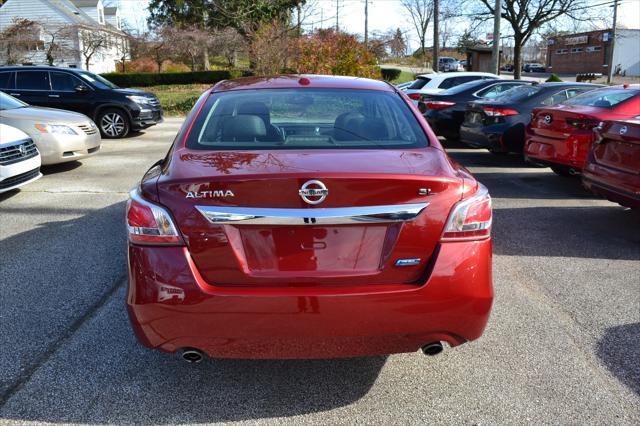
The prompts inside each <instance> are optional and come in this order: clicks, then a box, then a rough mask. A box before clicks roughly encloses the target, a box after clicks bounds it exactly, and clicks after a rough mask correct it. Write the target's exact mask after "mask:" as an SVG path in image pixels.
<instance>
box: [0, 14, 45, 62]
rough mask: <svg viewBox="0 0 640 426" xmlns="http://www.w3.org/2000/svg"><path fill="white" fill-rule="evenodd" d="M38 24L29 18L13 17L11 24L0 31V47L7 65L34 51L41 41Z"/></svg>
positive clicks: (22, 58) (21, 59)
mask: <svg viewBox="0 0 640 426" xmlns="http://www.w3.org/2000/svg"><path fill="white" fill-rule="evenodd" d="M39 32H40V26H39V25H38V23H37V22H34V21H31V20H29V19H22V18H18V19H14V20H13V22H12V24H11V25H10V26H8V27H7V28H6V29H4V30H3V31H2V32H1V33H0V47H1V48H2V52H3V56H4V61H5V63H6V64H7V65H12V64H17V63H19V62H21V61H23V60H25V59H27V56H28V55H29V54H30V52H32V51H34V50H35V49H36V48H37V46H38V45H41V43H42V41H41V40H40V37H39Z"/></svg>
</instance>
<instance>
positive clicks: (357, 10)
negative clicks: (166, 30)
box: [105, 0, 640, 48]
mask: <svg viewBox="0 0 640 426" xmlns="http://www.w3.org/2000/svg"><path fill="white" fill-rule="evenodd" d="M247 1H251V0H247ZM588 1H589V2H590V3H591V4H594V5H595V4H600V3H603V2H605V1H607V0H588ZM105 2H106V3H118V4H119V5H120V9H121V12H122V14H123V17H124V19H126V20H127V21H128V22H129V24H130V25H131V26H133V27H134V28H136V27H137V28H139V29H141V30H143V29H144V26H145V20H146V17H147V16H148V12H147V11H146V7H147V5H148V3H149V1H148V0H108V1H105ZM307 2H308V3H310V4H315V5H316V7H315V13H314V14H313V15H312V16H310V17H308V18H307V19H306V20H305V27H306V29H311V28H318V27H323V28H327V27H334V26H335V24H336V19H335V17H336V0H307ZM337 2H338V5H339V9H338V10H339V25H340V28H341V29H342V30H345V31H347V32H349V33H356V34H360V35H362V34H364V0H337ZM605 7H606V6H605ZM608 10H609V12H610V13H611V19H612V20H613V11H612V8H608ZM322 21H323V22H322ZM618 23H619V24H620V25H621V26H625V27H627V28H638V29H640V0H621V3H620V6H619V7H618ZM502 25H503V26H504V25H507V24H506V23H505V22H504V21H503V24H502ZM609 26H610V25H609ZM465 27H466V26H465V23H463V22H459V23H458V24H457V25H456V28H454V29H453V32H455V33H461V32H462V31H463V30H464V28H465ZM396 28H401V29H402V30H403V31H405V34H406V35H407V36H408V38H409V41H410V45H411V47H412V48H416V47H417V46H418V40H417V37H416V36H415V35H414V31H413V28H412V24H411V22H410V21H409V19H408V18H407V16H406V13H405V12H404V11H403V9H402V6H401V5H400V1H399V0H369V34H371V33H373V32H374V31H380V32H384V31H388V30H395V29H396Z"/></svg>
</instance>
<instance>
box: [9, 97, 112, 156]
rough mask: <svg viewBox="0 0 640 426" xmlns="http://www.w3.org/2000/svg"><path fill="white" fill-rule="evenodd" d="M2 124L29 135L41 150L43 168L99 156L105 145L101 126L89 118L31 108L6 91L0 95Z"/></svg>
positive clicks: (67, 112) (69, 112)
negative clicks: (101, 134)
mask: <svg viewBox="0 0 640 426" xmlns="http://www.w3.org/2000/svg"><path fill="white" fill-rule="evenodd" d="M0 123H3V124H8V125H9V126H13V127H15V128H18V129H20V130H22V131H23V132H25V133H26V134H27V135H29V137H30V138H31V139H33V141H34V142H35V143H36V146H37V147H38V150H39V151H40V155H41V156H42V165H49V164H58V163H66V162H68V161H75V160H80V159H82V158H85V157H88V156H90V155H93V154H96V153H97V152H98V151H99V150H100V144H101V142H102V138H101V137H100V132H99V130H98V127H97V126H96V125H95V123H94V122H93V121H91V119H90V118H89V117H87V116H86V115H84V114H80V113H77V112H71V111H65V110H61V109H55V108H43V107H36V106H31V105H29V104H26V103H24V102H22V101H21V100H18V99H16V98H14V97H13V96H9V95H7V94H6V93H3V92H0Z"/></svg>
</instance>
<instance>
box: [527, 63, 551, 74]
mask: <svg viewBox="0 0 640 426" xmlns="http://www.w3.org/2000/svg"><path fill="white" fill-rule="evenodd" d="M522 68H523V70H524V72H546V71H547V69H546V68H545V67H544V65H542V64H524V67H522Z"/></svg>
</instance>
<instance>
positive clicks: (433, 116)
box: [424, 110, 460, 139]
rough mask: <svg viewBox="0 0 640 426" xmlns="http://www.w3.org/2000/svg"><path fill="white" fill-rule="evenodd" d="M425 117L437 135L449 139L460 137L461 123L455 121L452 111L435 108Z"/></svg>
mask: <svg viewBox="0 0 640 426" xmlns="http://www.w3.org/2000/svg"><path fill="white" fill-rule="evenodd" d="M424 118H425V119H426V120H427V122H428V123H429V126H430V127H431V130H433V132H434V133H435V134H436V135H438V136H442V137H444V138H447V139H458V138H459V137H460V123H458V122H456V121H455V119H454V117H453V115H452V113H450V112H446V113H445V112H440V111H437V110H435V111H434V112H427V113H426V114H424Z"/></svg>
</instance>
